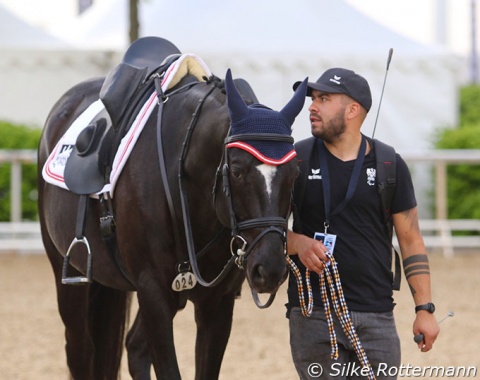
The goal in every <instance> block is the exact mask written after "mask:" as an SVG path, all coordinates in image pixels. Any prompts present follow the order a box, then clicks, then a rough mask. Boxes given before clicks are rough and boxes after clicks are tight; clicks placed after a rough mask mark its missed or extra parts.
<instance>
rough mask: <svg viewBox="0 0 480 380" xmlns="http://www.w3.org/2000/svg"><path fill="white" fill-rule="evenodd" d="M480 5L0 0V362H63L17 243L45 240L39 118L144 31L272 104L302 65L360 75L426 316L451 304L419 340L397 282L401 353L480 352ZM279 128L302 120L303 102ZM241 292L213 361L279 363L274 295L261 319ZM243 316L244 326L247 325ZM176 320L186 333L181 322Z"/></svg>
mask: <svg viewBox="0 0 480 380" xmlns="http://www.w3.org/2000/svg"><path fill="white" fill-rule="evenodd" d="M479 16H480V9H478V6H477V1H476V0H421V1H419V0H402V1H398V0H295V1H286V0H242V1H229V0H61V1H59V0H42V1H39V0H20V1H19V0H0V300H2V301H1V302H0V320H2V323H1V324H0V352H1V353H2V357H4V359H5V360H3V361H0V373H2V374H3V376H4V377H5V378H15V379H31V378H36V379H43V378H45V379H53V378H65V376H64V375H66V365H65V360H64V353H63V352H64V348H63V345H64V340H63V336H62V325H61V321H60V320H59V317H58V314H57V312H56V304H55V291H54V284H53V276H51V273H50V272H51V271H50V268H49V265H48V262H47V259H46V257H45V256H44V255H30V254H31V253H40V254H42V253H43V245H42V242H41V238H40V231H39V226H38V221H37V220H38V217H37V206H36V202H37V193H36V147H37V144H38V140H39V137H40V133H41V129H42V126H43V124H44V122H45V120H46V118H47V115H48V113H49V111H50V109H51V108H52V106H53V105H54V103H55V102H56V101H57V100H58V99H59V97H60V96H61V95H62V94H63V93H65V92H66V91H67V90H68V89H69V88H71V87H72V86H73V85H75V84H77V83H79V82H81V81H83V80H85V79H89V78H92V77H99V76H105V75H106V74H107V73H108V72H109V71H110V70H111V69H112V68H114V67H115V66H116V65H117V64H118V63H119V62H120V61H121V59H122V56H123V54H124V52H125V50H126V49H127V47H128V46H129V44H130V43H131V41H134V40H135V39H137V38H138V37H141V36H152V35H153V36H159V37H163V38H166V39H168V40H170V41H171V42H173V43H174V44H175V45H176V46H177V47H178V48H179V49H180V51H182V52H183V53H194V54H197V55H198V56H200V57H201V58H202V59H203V60H204V61H205V62H206V64H207V65H208V66H209V67H210V69H211V71H212V72H213V73H214V74H215V75H217V76H219V77H221V78H223V77H224V75H225V72H226V70H227V69H228V68H231V69H232V72H233V75H234V77H242V78H244V79H246V80H247V81H248V82H249V83H250V84H251V86H252V87H253V89H254V91H255V92H256V94H257V97H258V99H259V101H260V102H261V103H264V104H266V105H268V106H270V107H272V108H274V109H280V108H282V107H283V106H284V105H285V103H286V102H287V101H288V100H289V99H290V98H291V96H292V84H293V83H294V82H296V81H298V80H303V79H304V78H305V77H307V76H308V77H309V78H310V80H312V81H315V80H316V79H317V78H318V77H319V76H320V75H321V74H322V73H323V72H324V71H325V70H326V69H328V68H331V67H346V68H350V69H353V70H355V71H357V72H358V73H360V74H361V75H363V76H364V77H365V78H366V79H367V80H368V81H369V83H370V86H371V89H372V95H373V105H372V109H371V111H370V113H369V116H368V117H367V120H366V122H365V124H364V127H363V132H364V133H365V134H366V135H367V136H372V133H373V130H374V127H375V125H376V129H375V131H376V132H375V137H376V138H378V139H380V140H383V141H384V142H386V143H388V144H391V145H393V146H394V147H395V148H396V150H397V152H399V153H400V154H401V155H402V157H403V158H404V159H405V160H406V161H407V164H408V165H409V167H410V170H411V173H412V177H413V181H414V185H415V188H416V194H417V200H418V203H419V212H420V218H421V219H420V227H421V229H422V232H423V234H424V237H425V242H426V245H427V248H428V250H429V252H432V253H434V254H433V255H432V274H433V276H432V277H433V285H434V286H433V298H434V299H435V302H436V303H437V308H438V310H439V312H438V318H439V319H440V318H441V317H443V316H444V315H445V314H446V313H447V312H448V311H449V310H454V311H455V315H456V317H455V319H454V320H452V321H450V322H446V323H445V325H443V324H442V326H444V328H445V332H444V333H443V332H442V334H445V335H443V336H444V338H442V339H439V343H438V348H437V349H436V351H434V352H432V354H431V355H424V356H422V355H418V354H417V352H416V349H415V348H414V347H413V346H412V344H413V343H412V340H411V321H412V320H413V319H412V318H413V311H412V310H413V308H412V303H411V297H410V295H409V294H408V287H405V285H403V289H402V292H400V294H399V295H398V298H399V300H400V301H402V299H403V298H405V300H406V302H399V306H398V308H396V311H397V315H398V320H399V330H400V332H401V334H402V349H404V352H405V356H404V360H405V362H404V363H410V362H411V363H417V364H419V365H420V364H422V365H432V364H437V365H445V364H446V363H447V364H452V365H476V366H479V365H480V363H479V361H478V354H477V349H476V346H475V345H476V344H477V343H476V342H477V340H476V339H475V338H476V337H477V336H478V332H477V331H478V322H477V320H478V313H479V311H480V310H479V306H478V303H475V302H472V300H474V299H477V298H478V297H476V296H475V295H474V293H475V289H478V287H479V286H480V283H479V281H480V277H479V276H478V275H477V273H478V269H477V268H478V265H479V260H480V256H479V255H478V253H479V249H480V192H479V191H478V189H479V188H480V86H479V83H478V82H479V78H478V76H479V74H478V30H477V19H478V17H479ZM389 49H393V51H394V52H393V58H392V61H391V64H390V66H389V68H388V71H387V57H388V52H389ZM384 85H385V87H384ZM383 88H384V94H383V98H382V101H380V99H381V94H382V89H383ZM308 104H309V100H308V99H307V102H306V105H308ZM380 104H381V108H380V109H379V106H380ZM293 135H294V137H295V139H296V140H297V141H298V140H300V139H303V138H305V137H308V136H310V126H309V121H308V112H307V106H306V107H305V109H304V110H303V111H302V113H301V114H300V115H299V116H298V117H297V120H296V122H295V124H294V131H293ZM437 253H438V254H437ZM404 284H405V282H404ZM245 294H248V291H246V292H245ZM279 297H285V293H282V294H280V296H279ZM245 298H246V301H245V302H239V307H240V308H239V309H238V310H239V311H236V314H235V319H234V324H238V327H237V328H235V327H234V335H233V336H232V343H231V345H230V347H232V348H231V349H230V351H227V355H226V360H225V363H224V368H225V370H224V372H223V375H224V376H225V378H228V379H233V378H243V377H244V375H245V374H247V376H249V377H250V378H251V379H264V378H276V379H291V378H293V377H294V375H293V374H294V371H293V368H292V365H291V362H290V354H289V351H288V344H287V342H288V336H287V334H288V332H287V327H286V326H285V325H282V324H286V319H285V318H284V315H283V313H284V310H283V304H282V299H280V300H277V301H276V305H275V309H274V310H271V311H269V312H268V313H267V314H262V315H263V316H264V320H263V324H262V318H261V316H260V313H259V314H253V313H255V312H258V311H257V310H256V309H255V308H254V306H253V303H252V302H251V300H250V299H249V297H245ZM242 305H243V306H242ZM32 308H33V309H34V312H32ZM252 309H253V311H252ZM236 310H237V309H236ZM183 315H186V316H191V313H190V312H188V310H187V313H184V314H183ZM457 315H458V316H457ZM252 316H253V317H252ZM267 316H268V317H267ZM181 318H183V317H181ZM457 321H458V322H457ZM180 323H183V322H180ZM252 325H254V326H256V327H258V331H255V332H254V334H251V335H249V334H245V331H247V330H246V329H251V328H252ZM188 326H190V327H189V328H191V326H192V323H191V321H189V322H188ZM273 326H275V331H270V330H269V328H270V327H273ZM279 326H280V327H279ZM442 329H443V327H442ZM178 331H180V333H183V332H185V335H188V338H189V339H191V337H193V332H192V333H191V332H190V330H189V329H188V328H187V327H185V326H183V325H181V328H180V329H179V330H178ZM279 331H280V332H279ZM262 334H263V335H262ZM270 338H271V339H273V338H275V339H277V340H276V341H275V342H273V343H272V342H271V341H270V340H269V339H270ZM472 338H473V339H472ZM262 344H263V345H264V346H262V347H260V345H262ZM403 345H404V347H403ZM186 347H190V348H192V347H193V343H192V342H190V341H189V343H188V345H186ZM272 347H275V349H274V350H272V349H271V348H272ZM238 348H240V351H241V352H237V351H238V350H237V349H238ZM232 350H233V351H232ZM180 352H181V355H186V352H188V353H189V356H187V357H185V358H184V359H183V360H184V361H185V363H186V365H185V367H184V368H186V371H188V372H187V373H188V374H189V378H192V377H193V365H192V364H191V363H192V362H193V357H192V354H191V351H185V350H180ZM240 355H241V357H242V360H240V361H239V360H238V357H240ZM259 359H261V360H259ZM282 365H284V366H282ZM275 370H276V371H275ZM242 371H243V372H242ZM126 373H127V371H126V369H124V378H128V375H126Z"/></svg>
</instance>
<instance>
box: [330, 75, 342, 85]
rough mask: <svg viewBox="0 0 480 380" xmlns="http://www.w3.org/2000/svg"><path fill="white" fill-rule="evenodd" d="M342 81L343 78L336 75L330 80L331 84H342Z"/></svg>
mask: <svg viewBox="0 0 480 380" xmlns="http://www.w3.org/2000/svg"><path fill="white" fill-rule="evenodd" d="M340 79H342V77H339V76H336V75H334V76H333V78H330V82H333V83H336V84H340Z"/></svg>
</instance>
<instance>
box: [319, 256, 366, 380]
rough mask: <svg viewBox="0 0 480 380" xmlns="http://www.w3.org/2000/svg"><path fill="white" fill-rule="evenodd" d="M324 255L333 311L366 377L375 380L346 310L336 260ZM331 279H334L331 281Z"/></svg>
mask: <svg viewBox="0 0 480 380" xmlns="http://www.w3.org/2000/svg"><path fill="white" fill-rule="evenodd" d="M326 255H327V256H328V258H329V259H330V262H329V263H328V264H327V265H326V266H325V270H324V272H325V274H326V276H325V277H326V278H327V282H328V285H329V287H330V295H331V297H332V303H333V308H334V310H335V313H336V314H337V317H338V319H339V321H340V324H341V326H342V329H343V331H344V332H345V335H346V336H347V337H348V339H349V341H350V343H351V344H352V345H353V348H354V350H355V353H356V354H357V357H358V360H359V361H360V363H361V364H362V366H363V367H366V368H368V378H369V379H370V380H375V374H374V372H373V369H372V366H371V365H370V362H369V360H368V357H367V354H366V353H365V350H364V349H363V346H362V343H361V342H360V338H359V337H358V334H357V332H356V330H355V327H354V326H353V322H352V319H351V317H350V312H349V311H348V307H347V303H346V301H345V296H344V294H343V287H342V283H341V281H340V274H339V272H338V267H337V262H336V261H335V259H334V257H333V255H332V254H331V253H330V252H327V253H326ZM330 268H331V271H330ZM332 272H333V276H332ZM332 279H333V280H335V281H333V280H332Z"/></svg>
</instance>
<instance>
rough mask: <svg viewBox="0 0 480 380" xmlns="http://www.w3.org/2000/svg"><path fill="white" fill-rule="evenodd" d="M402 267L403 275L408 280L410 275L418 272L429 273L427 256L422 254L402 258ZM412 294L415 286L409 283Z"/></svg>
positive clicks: (415, 274) (418, 273)
mask: <svg viewBox="0 0 480 380" xmlns="http://www.w3.org/2000/svg"><path fill="white" fill-rule="evenodd" d="M403 268H404V272H405V277H406V279H407V280H408V279H409V278H410V277H412V276H417V275H420V274H427V275H429V274H430V266H429V265H428V256H427V255H424V254H419V255H413V256H409V257H407V258H406V259H405V260H403ZM409 286H410V292H411V293H412V295H414V294H415V293H416V290H415V288H414V287H413V286H412V285H411V284H409Z"/></svg>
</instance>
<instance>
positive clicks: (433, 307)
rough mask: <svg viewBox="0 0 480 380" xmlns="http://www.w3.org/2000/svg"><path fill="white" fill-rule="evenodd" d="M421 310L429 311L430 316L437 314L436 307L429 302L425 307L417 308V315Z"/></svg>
mask: <svg viewBox="0 0 480 380" xmlns="http://www.w3.org/2000/svg"><path fill="white" fill-rule="evenodd" d="M421 310H425V311H428V312H429V313H430V314H433V313H435V305H434V304H433V303H432V302H428V303H426V304H423V305H418V306H415V313H418V312H419V311H421Z"/></svg>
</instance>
